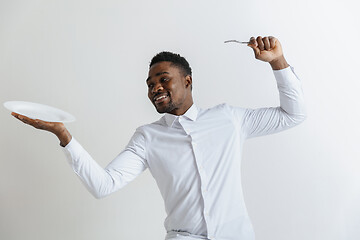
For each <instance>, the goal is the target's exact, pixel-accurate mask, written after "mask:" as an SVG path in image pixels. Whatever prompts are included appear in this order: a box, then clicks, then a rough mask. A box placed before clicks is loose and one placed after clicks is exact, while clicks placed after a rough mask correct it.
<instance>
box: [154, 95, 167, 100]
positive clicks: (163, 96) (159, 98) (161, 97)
mask: <svg viewBox="0 0 360 240" xmlns="http://www.w3.org/2000/svg"><path fill="white" fill-rule="evenodd" d="M163 98H166V96H165V95H162V96H160V97H158V98H155V101H159V100H161V99H163Z"/></svg>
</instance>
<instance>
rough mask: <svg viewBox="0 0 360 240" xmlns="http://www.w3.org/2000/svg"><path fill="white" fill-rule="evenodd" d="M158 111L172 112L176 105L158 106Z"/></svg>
mask: <svg viewBox="0 0 360 240" xmlns="http://www.w3.org/2000/svg"><path fill="white" fill-rule="evenodd" d="M155 108H156V111H157V112H158V113H171V112H172V111H174V109H175V108H174V107H173V106H172V105H170V106H169V105H167V106H163V107H156V106H155Z"/></svg>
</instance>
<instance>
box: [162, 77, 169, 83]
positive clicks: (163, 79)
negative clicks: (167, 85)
mask: <svg viewBox="0 0 360 240" xmlns="http://www.w3.org/2000/svg"><path fill="white" fill-rule="evenodd" d="M160 81H161V82H167V81H169V78H166V77H163V78H161V79H160Z"/></svg>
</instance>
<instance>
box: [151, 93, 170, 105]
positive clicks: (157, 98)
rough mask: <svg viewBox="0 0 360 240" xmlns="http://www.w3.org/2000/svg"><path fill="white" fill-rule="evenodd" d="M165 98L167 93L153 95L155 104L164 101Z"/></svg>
mask: <svg viewBox="0 0 360 240" xmlns="http://www.w3.org/2000/svg"><path fill="white" fill-rule="evenodd" d="M167 98H168V95H167V94H161V95H158V96H156V97H154V103H156V104H157V103H161V102H163V101H165V100H166V99H167Z"/></svg>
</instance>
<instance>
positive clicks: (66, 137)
mask: <svg viewBox="0 0 360 240" xmlns="http://www.w3.org/2000/svg"><path fill="white" fill-rule="evenodd" d="M11 115H13V116H14V117H15V118H17V119H19V120H20V121H22V122H23V123H26V124H28V125H30V126H33V127H34V128H37V129H41V130H45V131H48V132H52V133H53V134H55V135H56V136H57V137H58V138H59V140H60V145H61V146H63V147H64V146H66V145H67V144H68V143H69V142H70V140H71V138H72V137H71V134H70V133H69V131H68V130H67V129H66V128H65V125H64V124H63V123H61V122H46V121H43V120H40V119H31V118H28V117H26V116H24V115H20V114H18V113H15V112H12V113H11Z"/></svg>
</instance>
